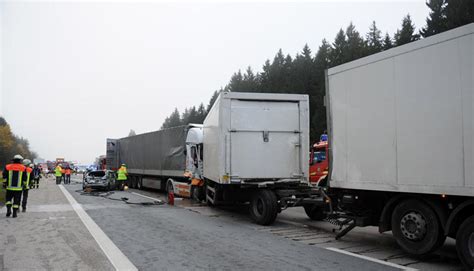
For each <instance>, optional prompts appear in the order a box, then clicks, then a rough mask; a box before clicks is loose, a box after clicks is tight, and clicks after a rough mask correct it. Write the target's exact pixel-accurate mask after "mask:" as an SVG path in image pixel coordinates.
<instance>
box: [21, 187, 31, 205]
mask: <svg viewBox="0 0 474 271" xmlns="http://www.w3.org/2000/svg"><path fill="white" fill-rule="evenodd" d="M28 191H30V190H29V189H24V190H23V198H22V199H21V207H22V208H23V209H26V204H27V203H28Z"/></svg>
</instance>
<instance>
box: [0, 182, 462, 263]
mask: <svg viewBox="0 0 474 271" xmlns="http://www.w3.org/2000/svg"><path fill="white" fill-rule="evenodd" d="M80 178H81V177H80V176H74V178H73V180H72V181H73V182H72V184H71V185H64V186H63V185H61V186H57V185H56V184H55V183H54V180H53V179H52V178H50V179H48V180H44V179H43V180H42V183H41V184H40V189H38V190H36V189H35V190H30V198H29V204H28V206H29V207H28V211H27V212H26V213H21V214H20V215H19V217H18V218H15V219H13V218H5V216H4V214H5V208H2V207H0V227H1V228H2V230H1V231H0V244H1V245H0V271H3V270H114V269H115V270H137V269H138V270H355V269H360V270H416V269H418V270H430V271H431V270H461V267H460V264H459V261H458V259H457V257H456V251H455V247H454V242H453V240H448V241H447V242H446V244H445V246H444V247H443V248H442V249H441V250H440V251H438V252H437V253H435V254H433V255H430V256H428V257H424V258H416V257H412V256H409V255H406V254H405V253H403V251H401V250H400V249H399V248H398V246H397V245H396V243H395V241H394V240H393V238H392V237H391V234H389V233H386V234H379V233H378V232H377V231H376V229H375V228H358V229H355V230H354V231H352V232H350V233H349V234H348V235H347V236H345V237H344V238H343V239H342V240H339V241H336V240H334V236H335V233H334V232H333V231H332V230H333V228H334V226H332V225H331V224H328V223H326V222H313V221H311V220H309V219H308V218H307V217H306V215H305V214H304V211H303V209H302V208H290V209H288V210H285V211H283V212H282V213H281V214H280V215H279V216H278V218H277V221H276V222H275V223H274V225H272V226H266V227H265V226H260V225H256V224H254V223H252V221H251V220H250V218H249V216H248V211H247V207H246V206H241V207H238V208H210V207H208V206H205V205H201V204H195V203H192V202H191V201H189V200H186V199H176V205H175V206H169V205H167V204H159V203H158V204H153V203H155V199H157V198H158V199H164V194H162V193H159V192H157V191H146V190H141V191H139V190H133V189H132V190H129V191H128V192H119V191H115V192H113V193H110V194H108V195H106V194H105V193H93V194H90V193H83V192H82V189H81V188H82V185H81V184H80V181H81V179H80ZM104 196H105V197H104ZM125 198H126V200H124V199H125ZM125 201H127V202H128V203H126V202H125Z"/></svg>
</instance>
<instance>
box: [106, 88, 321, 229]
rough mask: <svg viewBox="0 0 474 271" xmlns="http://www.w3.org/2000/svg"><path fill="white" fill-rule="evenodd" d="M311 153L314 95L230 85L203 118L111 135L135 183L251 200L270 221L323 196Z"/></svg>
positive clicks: (112, 151) (115, 158)
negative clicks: (312, 174) (314, 181)
mask: <svg viewBox="0 0 474 271" xmlns="http://www.w3.org/2000/svg"><path fill="white" fill-rule="evenodd" d="M308 155H309V105H308V96H307V95H291V94H261V93H236V92H222V93H221V94H220V95H219V96H218V98H217V100H216V101H215V102H214V104H213V106H212V108H211V109H210V111H209V113H208V115H207V117H206V119H205V120H204V123H203V124H202V125H200V124H189V125H186V126H180V127H174V128H169V129H163V130H159V131H155V132H151V133H146V134H141V135H136V136H131V137H126V138H122V139H118V140H117V139H108V140H107V166H108V167H110V168H111V169H113V168H117V167H118V166H119V165H120V164H122V163H124V164H126V166H127V167H128V172H129V176H130V181H131V186H132V187H138V188H143V187H151V188H157V189H164V190H166V191H168V192H173V193H174V194H175V195H177V196H183V197H192V198H194V199H197V200H200V201H206V202H207V203H208V204H209V205H232V204H239V203H250V207H249V210H250V214H251V216H252V218H253V219H254V221H255V222H257V223H259V224H262V225H269V224H271V223H273V221H274V220H275V218H276V216H277V214H278V213H279V212H281V211H282V210H283V209H285V208H287V207H292V206H303V205H311V206H312V204H314V203H316V202H318V201H320V200H321V199H320V197H319V196H318V193H317V189H314V188H312V187H311V186H310V184H309V166H308Z"/></svg>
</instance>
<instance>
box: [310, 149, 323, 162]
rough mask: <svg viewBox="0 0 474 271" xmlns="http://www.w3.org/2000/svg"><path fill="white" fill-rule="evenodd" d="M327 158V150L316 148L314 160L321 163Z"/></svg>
mask: <svg viewBox="0 0 474 271" xmlns="http://www.w3.org/2000/svg"><path fill="white" fill-rule="evenodd" d="M324 160H326V152H325V151H321V150H314V155H313V162H314V163H320V162H322V161H324Z"/></svg>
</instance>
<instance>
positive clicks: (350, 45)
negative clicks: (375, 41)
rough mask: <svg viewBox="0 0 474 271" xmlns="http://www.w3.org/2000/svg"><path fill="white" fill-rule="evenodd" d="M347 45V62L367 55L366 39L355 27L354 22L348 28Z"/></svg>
mask: <svg viewBox="0 0 474 271" xmlns="http://www.w3.org/2000/svg"><path fill="white" fill-rule="evenodd" d="M346 37H347V46H346V53H345V55H346V59H345V62H349V61H352V60H355V59H358V58H361V57H363V56H365V41H364V39H363V38H362V37H361V35H360V34H359V32H358V31H357V30H356V29H355V26H354V24H352V22H351V23H350V24H349V26H348V27H347V29H346Z"/></svg>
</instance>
